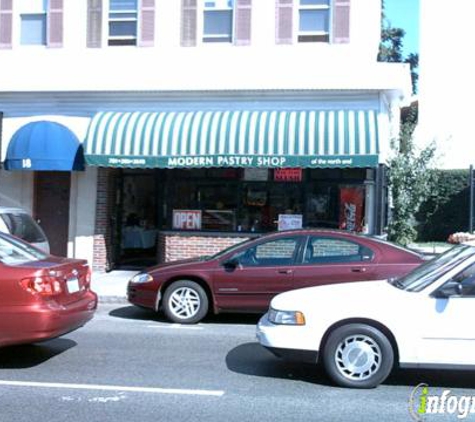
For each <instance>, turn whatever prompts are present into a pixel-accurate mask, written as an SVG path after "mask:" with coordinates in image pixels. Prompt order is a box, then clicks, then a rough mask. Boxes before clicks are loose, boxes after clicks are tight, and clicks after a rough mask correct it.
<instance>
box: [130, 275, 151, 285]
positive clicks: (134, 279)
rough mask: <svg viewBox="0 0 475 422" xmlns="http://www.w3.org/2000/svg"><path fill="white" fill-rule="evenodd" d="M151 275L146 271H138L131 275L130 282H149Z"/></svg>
mask: <svg viewBox="0 0 475 422" xmlns="http://www.w3.org/2000/svg"><path fill="white" fill-rule="evenodd" d="M151 281H153V277H152V276H151V275H150V274H148V273H138V274H136V275H134V276H133V277H132V279H131V280H130V282H131V283H150V282H151Z"/></svg>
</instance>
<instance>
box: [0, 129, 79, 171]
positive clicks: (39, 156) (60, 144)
mask: <svg viewBox="0 0 475 422" xmlns="http://www.w3.org/2000/svg"><path fill="white" fill-rule="evenodd" d="M4 165H5V169H6V170H35V171H37V170H48V171H71V170H84V155H83V150H82V145H81V143H80V142H79V140H78V138H77V136H76V135H75V134H74V133H73V132H72V131H71V130H69V129H68V128H67V127H66V126H64V125H62V124H60V123H56V122H50V121H45V120H43V121H39V122H31V123H28V124H26V125H25V126H22V127H21V128H20V129H18V130H17V131H16V132H15V134H14V135H13V137H12V139H11V140H10V143H9V144H8V148H7V155H6V158H5V163H4Z"/></svg>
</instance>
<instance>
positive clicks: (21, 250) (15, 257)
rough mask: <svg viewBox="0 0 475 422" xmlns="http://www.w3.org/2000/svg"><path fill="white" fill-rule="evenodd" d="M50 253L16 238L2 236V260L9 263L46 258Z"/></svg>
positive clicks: (21, 262)
mask: <svg viewBox="0 0 475 422" xmlns="http://www.w3.org/2000/svg"><path fill="white" fill-rule="evenodd" d="M47 256H48V255H46V254H45V253H43V252H41V251H39V250H38V249H36V248H35V247H33V246H29V245H28V244H26V243H24V242H21V241H19V240H16V239H11V238H7V237H4V236H0V262H2V263H4V264H7V265H20V264H24V263H26V262H32V261H39V260H41V259H46V258H47Z"/></svg>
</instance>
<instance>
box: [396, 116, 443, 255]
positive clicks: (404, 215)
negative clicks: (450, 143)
mask: <svg viewBox="0 0 475 422" xmlns="http://www.w3.org/2000/svg"><path fill="white" fill-rule="evenodd" d="M414 116H415V110H413V111H412V113H410V116H409V118H408V119H407V121H406V122H405V123H403V124H402V125H401V130H400V134H399V138H398V139H396V140H393V141H392V143H391V148H392V150H393V153H394V154H393V156H392V158H391V159H390V160H389V161H388V166H389V169H388V183H389V189H390V192H391V198H392V202H393V203H392V210H393V211H392V216H391V221H390V223H389V226H388V238H389V240H391V241H393V242H396V243H399V244H401V245H404V246H405V245H408V244H409V243H411V242H413V241H415V240H416V237H417V231H416V229H415V222H416V218H415V216H416V213H417V211H418V210H419V208H420V206H421V204H422V203H423V202H424V200H426V198H428V197H429V196H430V194H431V192H432V190H433V186H434V185H435V182H436V172H435V171H434V170H432V169H431V168H430V166H431V164H432V162H433V159H434V155H435V147H434V146H433V145H431V146H429V147H426V148H424V149H422V150H417V148H416V147H415V145H414V142H413V139H412V133H413V131H414V127H415V125H416V121H417V119H416V118H415V117H414Z"/></svg>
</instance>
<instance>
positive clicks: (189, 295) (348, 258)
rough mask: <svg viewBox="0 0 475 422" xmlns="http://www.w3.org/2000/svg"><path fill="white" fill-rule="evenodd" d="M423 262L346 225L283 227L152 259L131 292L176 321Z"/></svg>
mask: <svg viewBox="0 0 475 422" xmlns="http://www.w3.org/2000/svg"><path fill="white" fill-rule="evenodd" d="M422 262H423V258H422V257H421V256H420V255H418V254H416V253H414V252H411V251H409V250H407V249H403V248H401V247H399V246H396V245H394V244H391V243H388V242H384V241H381V240H378V239H375V238H370V237H366V236H360V235H356V234H351V233H347V232H339V231H329V230H297V231H288V232H278V233H272V234H268V235H264V236H261V237H259V238H257V239H254V240H249V241H246V242H244V243H241V244H239V245H237V246H233V247H231V248H229V249H226V250H224V251H222V252H220V253H218V254H216V255H214V256H211V257H201V258H197V259H189V260H185V261H175V262H169V263H165V264H162V265H158V266H156V267H152V268H150V269H148V270H146V271H144V272H142V273H139V274H137V275H136V276H134V277H133V278H132V280H130V282H129V285H128V289H127V296H128V300H129V302H131V303H132V304H134V305H138V306H142V307H146V308H150V309H154V310H156V311H159V310H160V309H163V311H164V312H165V315H166V316H167V317H168V319H170V320H171V321H174V322H179V323H196V322H198V321H200V320H201V319H202V318H203V317H204V316H205V315H206V314H207V313H208V311H209V310H210V309H211V310H212V311H213V312H215V313H219V312H225V311H227V312H265V311H266V310H267V308H268V306H269V303H270V300H271V299H272V297H273V296H275V295H276V294H278V293H281V292H284V291H286V290H292V289H297V288H301V287H308V286H316V285H322V284H330V283H342V282H349V281H362V280H381V279H387V278H392V277H398V276H401V275H404V274H406V273H407V272H409V271H410V270H412V269H413V268H415V267H417V266H418V265H420V264H421V263H422Z"/></svg>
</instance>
